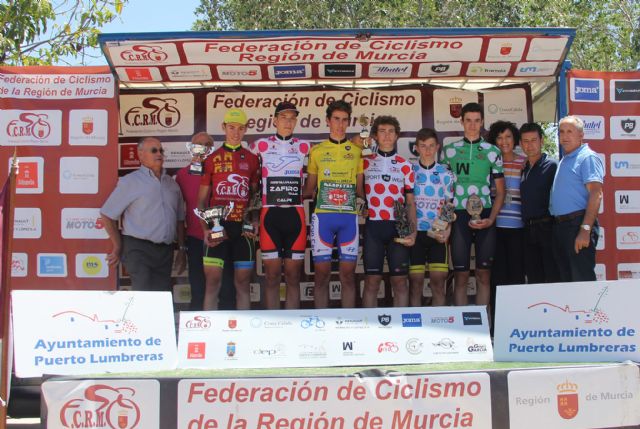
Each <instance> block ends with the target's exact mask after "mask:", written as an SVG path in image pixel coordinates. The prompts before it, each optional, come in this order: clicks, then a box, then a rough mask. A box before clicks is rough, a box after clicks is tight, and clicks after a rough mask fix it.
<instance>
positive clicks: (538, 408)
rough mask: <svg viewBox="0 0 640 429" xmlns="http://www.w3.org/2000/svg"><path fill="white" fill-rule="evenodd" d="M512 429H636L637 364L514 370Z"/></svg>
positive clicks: (511, 380)
mask: <svg viewBox="0 0 640 429" xmlns="http://www.w3.org/2000/svg"><path fill="white" fill-rule="evenodd" d="M507 382H508V389H507V390H508V391H509V423H510V424H509V426H510V427H512V428H518V429H537V428H540V427H548V428H558V427H575V428H579V427H631V426H636V425H638V424H639V423H640V411H639V410H638V407H637V406H636V405H635V404H636V403H637V400H638V395H639V394H640V386H639V382H638V369H637V367H635V366H634V365H615V366H606V367H592V368H562V369H546V370H531V371H510V372H509V374H508V375H507Z"/></svg>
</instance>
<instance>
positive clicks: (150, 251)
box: [100, 137, 185, 291]
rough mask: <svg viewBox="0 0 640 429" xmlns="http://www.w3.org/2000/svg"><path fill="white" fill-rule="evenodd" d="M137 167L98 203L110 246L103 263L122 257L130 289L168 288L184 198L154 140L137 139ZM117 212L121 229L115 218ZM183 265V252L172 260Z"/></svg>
mask: <svg viewBox="0 0 640 429" xmlns="http://www.w3.org/2000/svg"><path fill="white" fill-rule="evenodd" d="M138 158H139V159H140V164H141V165H140V168H139V169H138V170H136V171H134V172H133V173H129V174H127V175H126V176H124V177H122V178H120V180H119V181H118V184H117V186H116V188H115V190H114V191H113V192H112V193H111V195H110V196H109V198H108V199H107V201H106V202H105V203H104V205H103V206H102V208H101V209H100V214H101V215H102V220H103V222H104V226H105V229H106V231H107V234H108V235H109V238H110V239H111V242H112V244H113V249H112V251H111V253H109V255H107V262H108V263H109V265H116V264H118V263H119V262H120V261H122V262H123V263H124V266H125V268H126V269H127V272H128V273H129V275H130V276H131V285H132V288H133V290H140V291H150V290H157V291H168V290H170V289H171V266H172V260H173V249H174V242H175V241H176V238H177V241H178V246H180V247H182V246H184V228H183V223H184V215H185V213H184V204H183V202H182V194H181V193H180V188H179V187H178V184H177V183H176V182H175V181H174V180H173V179H172V178H171V177H170V176H168V175H167V174H166V172H165V170H164V168H163V164H164V149H162V144H161V143H160V140H158V139H157V138H155V137H145V138H143V139H141V140H140V142H139V143H138ZM120 217H122V233H120V230H119V229H118V224H117V220H118V219H119V218H120ZM178 265H180V266H178V267H177V270H178V272H182V271H184V268H185V267H184V258H182V259H181V263H180V264H178Z"/></svg>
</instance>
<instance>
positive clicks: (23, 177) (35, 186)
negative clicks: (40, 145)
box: [7, 156, 44, 194]
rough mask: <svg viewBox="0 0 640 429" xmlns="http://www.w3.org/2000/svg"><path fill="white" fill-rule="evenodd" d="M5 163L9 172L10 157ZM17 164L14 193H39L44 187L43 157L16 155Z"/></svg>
mask: <svg viewBox="0 0 640 429" xmlns="http://www.w3.org/2000/svg"><path fill="white" fill-rule="evenodd" d="M7 165H8V168H7V174H9V171H11V158H9V160H8V163H7ZM18 165H19V168H18V172H17V174H16V194H41V193H42V190H43V188H44V158H41V157H37V156H34V157H18Z"/></svg>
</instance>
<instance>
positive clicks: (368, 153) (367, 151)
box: [360, 148, 373, 156]
mask: <svg viewBox="0 0 640 429" xmlns="http://www.w3.org/2000/svg"><path fill="white" fill-rule="evenodd" d="M360 155H361V156H371V155H373V151H372V150H371V149H369V148H364V149H362V152H361V153H360Z"/></svg>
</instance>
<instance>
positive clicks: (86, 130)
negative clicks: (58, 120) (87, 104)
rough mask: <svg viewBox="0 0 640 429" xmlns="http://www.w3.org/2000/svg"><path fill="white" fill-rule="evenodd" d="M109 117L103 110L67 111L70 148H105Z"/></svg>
mask: <svg viewBox="0 0 640 429" xmlns="http://www.w3.org/2000/svg"><path fill="white" fill-rule="evenodd" d="M108 125H109V117H108V112H107V111H106V110H104V109H76V110H71V111H69V145H70V146H106V144H107V134H108Z"/></svg>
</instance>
